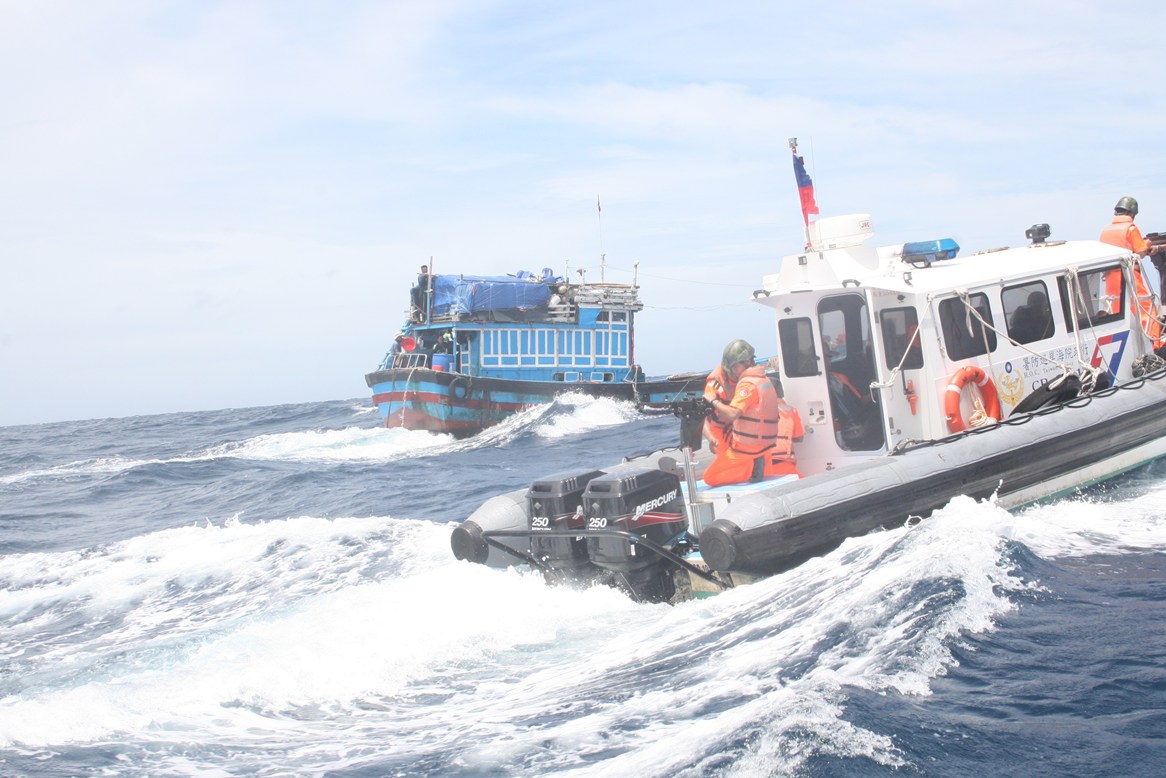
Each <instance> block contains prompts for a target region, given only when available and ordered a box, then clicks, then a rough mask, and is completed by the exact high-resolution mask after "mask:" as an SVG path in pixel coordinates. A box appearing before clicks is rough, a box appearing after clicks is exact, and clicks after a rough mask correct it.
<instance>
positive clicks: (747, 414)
mask: <svg viewBox="0 0 1166 778" xmlns="http://www.w3.org/2000/svg"><path fill="white" fill-rule="evenodd" d="M738 364H740V363H738ZM734 367H736V365H734ZM713 407H714V408H715V410H716V411H717V412H718V413H720V414H721V415H722V417H723V418H727V419H729V422H730V426H729V430H728V434H727V435H726V436H725V441H724V444H723V445H722V446H721V447H720V448H719V449H718V450H717V456H716V459H714V460H713V462H712V464H710V465H709V466H708V468H706V469H705V471H704V482H705V483H706V484H708V485H709V486H721V485H723V484H739V483H745V482H746V481H750V480H760V479H761V478H766V477H769V476H778V475H788V474H794V475H797V473H798V471H797V459H796V457H795V456H794V450H793V444H794V442H795V441H799V440H801V439H802V434H803V432H802V420H801V417H800V416H799V415H798V412H797V410H796V409H795V408H793V407H792V406H790V405H788V404H787V403H786V401H785V400H784V399H782V397H781V396H780V395H779V394H778V393H777V388H776V387H775V386H774V383H773V381H771V380H770V379H769V377H768V376H767V375H766V374H765V368H764V367H762V366H761V365H752V366H750V367H748V368H746V369H745V370H744V371H743V372H741V373H740V375H739V378H738V380H737V390H736V392H735V393H734V394H733V400H732V402H730V403H729V404H728V405H727V406H726V405H725V404H724V403H722V402H721V401H719V400H716V401H714V402H713Z"/></svg>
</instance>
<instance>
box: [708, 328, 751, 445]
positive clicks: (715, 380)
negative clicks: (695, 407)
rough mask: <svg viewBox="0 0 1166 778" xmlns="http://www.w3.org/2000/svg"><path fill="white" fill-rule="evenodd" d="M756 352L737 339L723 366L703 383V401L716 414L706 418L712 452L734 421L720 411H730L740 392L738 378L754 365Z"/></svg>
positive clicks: (725, 353) (727, 349) (732, 344)
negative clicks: (738, 391)
mask: <svg viewBox="0 0 1166 778" xmlns="http://www.w3.org/2000/svg"><path fill="white" fill-rule="evenodd" d="M755 358H756V352H754V350H753V347H752V346H750V345H749V344H748V343H747V342H745V341H743V340H741V339H739V338H738V339H737V340H733V341H730V342H729V345H727V346H725V351H724V353H723V354H721V364H719V365H717V366H716V367H715V368H713V371H712V372H711V373H709V375H708V378H707V379H705V382H704V399H705V400H707V401H708V402H709V403H711V404H712V406H713V412H712V413H711V414H710V415H708V416H706V417H705V420H704V437H705V440H707V441H708V442H709V450H710V451H712V452H713V453H714V454H715V453H716V452H717V449H719V448H720V447H721V446H722V445H723V444H724V442H725V436H726V435H728V434H729V427H730V426H731V425H732V423H733V420H732V419H728V418H726V417H725V416H724V414H722V413H721V412H720V411H718V410H717V408H718V407H721V408H728V407H729V402H730V401H731V400H732V399H733V394H734V393H735V392H736V391H737V379H738V378H740V377H741V374H742V373H744V372H745V370H746V368H748V367H750V366H751V365H752V364H753V360H754V359H755Z"/></svg>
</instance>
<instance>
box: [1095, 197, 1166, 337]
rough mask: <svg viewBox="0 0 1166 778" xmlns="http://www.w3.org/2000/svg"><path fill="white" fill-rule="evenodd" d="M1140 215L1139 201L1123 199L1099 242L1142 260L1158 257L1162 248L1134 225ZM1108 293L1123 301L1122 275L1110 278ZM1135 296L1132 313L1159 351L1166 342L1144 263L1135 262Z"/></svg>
mask: <svg viewBox="0 0 1166 778" xmlns="http://www.w3.org/2000/svg"><path fill="white" fill-rule="evenodd" d="M1137 215H1138V201H1137V200H1135V199H1134V198H1132V197H1129V196H1128V195H1127V196H1126V197H1123V198H1121V199H1120V200H1118V201H1117V205H1115V206H1114V208H1113V221H1112V222H1110V223H1109V225H1108V226H1107V227H1106V228H1105V229H1103V230H1102V231H1101V237H1100V238H1098V240H1100V241H1101V242H1102V243H1108V244H1109V245H1111V246H1117V247H1119V248H1123V249H1126V250H1128V251H1132V252H1133V253H1134V254H1137V255H1138V256H1139V257H1148V256H1150V255H1152V254H1157V253H1159V251H1160V249H1161V248H1162V247H1161V246H1154V245H1151V244H1150V243H1149V242H1147V241H1146V239H1145V238H1144V237H1142V231H1141V230H1139V229H1138V225H1136V224H1134V218H1135V217H1136V216H1137ZM1105 292H1106V294H1107V295H1108V296H1109V297H1110V298H1111V299H1114V300H1120V299H1121V275H1120V274H1119V273H1117V272H1112V273H1109V274H1107V276H1106V279H1105ZM1134 292H1135V295H1136V297H1137V299H1136V300H1131V301H1130V309H1131V310H1133V311H1134V312H1135V313H1138V315H1139V318H1140V319H1141V321H1142V329H1143V330H1144V331H1145V333H1146V335H1148V336H1149V337H1150V339H1151V340H1152V341H1153V342H1154V349H1155V350H1157V349H1159V348H1161V347H1162V346H1163V344H1164V343H1166V340H1164V339H1163V337H1162V324H1161V322H1160V321H1158V317H1157V315H1156V311H1155V310H1154V299H1153V297H1152V296H1151V295H1150V290H1149V287H1147V286H1146V280H1145V278H1144V277H1143V275H1142V263H1141V262H1134ZM1139 309H1140V310H1139ZM1114 313H1116V311H1114Z"/></svg>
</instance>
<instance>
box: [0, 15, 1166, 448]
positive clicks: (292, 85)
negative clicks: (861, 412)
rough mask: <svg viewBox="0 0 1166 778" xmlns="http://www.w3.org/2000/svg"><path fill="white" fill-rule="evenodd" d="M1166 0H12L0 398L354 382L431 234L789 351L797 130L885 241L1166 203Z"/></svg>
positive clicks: (15, 409)
mask: <svg viewBox="0 0 1166 778" xmlns="http://www.w3.org/2000/svg"><path fill="white" fill-rule="evenodd" d="M1162 9H1163V6H1162V5H1161V4H1160V3H1158V2H1141V1H1140V0H1134V1H1133V2H1127V3H1123V4H1114V3H1112V2H1093V1H1092V0H1055V1H1053V0H1050V1H1048V2H1046V1H1045V0H1028V1H1026V2H1014V1H1012V2H1007V3H1004V2H994V0H975V2H963V1H962V0H952V1H949V2H935V0H929V2H915V1H914V0H904V1H902V2H896V3H869V2H851V1H850V0H837V1H836V2H833V3H830V4H828V5H827V4H816V3H797V4H791V3H786V2H780V1H779V2H775V1H774V0H740V1H738V0H723V1H722V2H717V3H710V2H695V1H694V2H688V1H687V0H671V1H668V2H664V1H656V2H639V1H637V0H588V2H580V3H550V2H526V1H523V0H516V1H514V2H510V1H507V0H448V1H446V0H425V1H424V2H421V1H420V0H407V1H404V0H402V1H397V0H388V1H384V2H365V1H362V0H346V2H343V3H326V2H296V1H295V0H281V1H277V0H272V1H270V2H248V1H247V0H225V1H223V2H217V1H216V0H198V1H197V2H196V1H194V0H187V1H185V2H166V0H140V1H138V0H102V2H99V3H90V2H82V1H81V0H71V1H68V2H62V1H60V0H36V2H30V1H29V0H0V106H2V107H0V426H4V425H17V424H35V423H42V422H53V421H65V420H73V419H89V418H105V417H120V416H132V415H141V414H155V413H170V412H179V411H195V410H211V409H220V408H236V407H249V406H260V405H276V404H283V403H296V402H308V401H318V400H343V399H349V398H357V399H364V400H367V399H368V397H369V392H368V389H367V387H366V385H365V382H364V375H365V374H366V373H368V372H371V371H372V370H374V369H375V368H376V366H377V364H378V363H379V361H380V359H381V357H382V356H383V355H384V353H385V351H386V350H387V348H388V346H389V343H390V340H391V338H392V336H393V334H394V333H395V332H396V331H397V328H398V326H399V325H400V324H401V322H402V321H403V318H404V313H405V309H406V307H407V305H408V288H409V286H410V284H411V283H412V282H413V279H414V278H415V276H416V272H417V269H418V267H419V266H420V265H421V264H422V263H426V264H430V265H431V266H432V268H433V270H434V272H437V273H441V272H450V273H468V274H486V275H503V274H507V273H515V272H517V271H519V270H532V271H540V270H541V269H542V268H543V267H551V268H552V269H554V270H555V271H556V272H559V273H561V272H563V271H564V270H566V269H569V270H570V271H571V272H575V271H577V270H578V269H580V268H582V269H585V270H586V271H587V278H588V279H589V280H596V278H597V274H598V273H599V272H600V270H599V268H600V266H601V264H602V266H603V268H604V270H603V273H604V275H605V280H608V281H631V280H632V277H633V269H635V270H634V272H635V273H636V275H635V279H636V281H637V282H638V283H639V285H640V286H641V296H642V298H643V300H644V302H645V309H644V311H643V312H642V313H641V314H639V315H638V318H637V333H636V355H637V361H638V362H639V363H640V364H641V365H642V366H643V368H644V370H645V371H646V372H647V373H649V374H653V375H654V374H662V373H669V372H675V371H683V370H696V369H700V368H708V367H710V366H711V365H713V364H715V363H716V361H717V360H718V359H719V355H720V352H721V349H722V348H723V345H724V344H725V343H726V342H727V341H728V340H731V339H733V338H737V337H744V338H746V339H749V340H750V341H752V342H753V343H754V345H755V346H757V349H758V352H759V353H772V352H774V351H776V337H775V331H774V322H773V317H772V313H771V312H768V309H764V308H762V307H760V306H758V305H756V304H754V303H752V302H750V296H751V292H752V291H753V290H754V289H757V288H759V287H760V285H761V283H760V281H761V278H762V276H764V275H766V274H769V273H773V272H776V271H777V269H778V267H779V266H780V263H781V260H782V257H783V256H786V255H790V254H795V253H797V252H798V251H799V249H800V247H801V245H802V243H803V242H804V232H803V223H802V215H801V211H800V208H799V201H798V195H797V189H796V186H795V183H794V177H793V170H792V165H791V159H790V151H789V146H788V139H789V138H791V137H797V138H798V141H799V153H800V154H802V155H803V156H804V157H805V161H806V168H807V171H808V172H809V174H810V175H811V176H812V177H813V180H814V185H815V192H816V196H817V203H818V206H819V207H820V209H821V215H822V216H823V217H825V216H836V215H844V214H853V213H867V214H871V216H872V217H873V222H874V228H875V237H874V239H873V241H872V242H873V243H874V244H875V245H892V244H900V243H903V242H906V241H916V240H931V239H935V238H941V237H950V238H954V239H955V240H956V241H957V242H958V243H959V244H960V245H961V247H962V248H963V250H964V252H965V253H966V252H970V251H975V250H978V249H985V248H995V247H998V246H1004V245H1020V244H1022V243H1024V242H1025V240H1024V230H1025V229H1026V228H1027V227H1029V226H1030V225H1032V224H1035V223H1040V222H1045V223H1048V224H1049V225H1050V226H1051V228H1052V237H1053V239H1073V238H1095V237H1097V234H1098V233H1099V232H1100V230H1101V228H1102V227H1103V226H1104V225H1105V224H1106V223H1108V221H1109V219H1110V217H1111V215H1112V209H1113V205H1114V203H1115V202H1116V201H1117V199H1118V198H1119V197H1121V196H1123V195H1132V196H1134V197H1136V198H1137V199H1138V201H1139V203H1140V205H1141V215H1140V216H1139V217H1138V224H1139V225H1140V226H1141V227H1142V230H1143V232H1154V231H1166V143H1164V142H1163V140H1164V138H1166V98H1164V96H1163V95H1164V93H1166V90H1164V89H1163V88H1162V84H1163V82H1164V79H1163V76H1164V75H1166V55H1164V52H1163V47H1162V45H1160V44H1157V43H1155V42H1154V35H1155V33H1154V31H1155V30H1157V29H1160V28H1162V27H1163V25H1162V22H1164V21H1166V11H1164V10H1162ZM600 205H601V206H602V209H600V207H599V206H600ZM636 263H638V266H637V264H636Z"/></svg>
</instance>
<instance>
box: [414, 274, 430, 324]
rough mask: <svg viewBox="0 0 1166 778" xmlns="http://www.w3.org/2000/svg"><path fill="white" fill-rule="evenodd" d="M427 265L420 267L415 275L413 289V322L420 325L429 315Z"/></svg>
mask: <svg viewBox="0 0 1166 778" xmlns="http://www.w3.org/2000/svg"><path fill="white" fill-rule="evenodd" d="M429 280H430V279H429V265H422V266H421V272H420V273H418V274H417V286H415V287H413V321H415V322H417V323H421V322H423V321H425V319H426V318H427V317H428V314H429V306H428V305H427V303H428V301H429V300H428V297H429Z"/></svg>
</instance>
